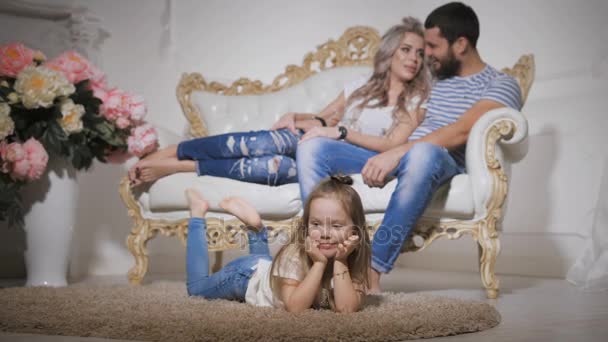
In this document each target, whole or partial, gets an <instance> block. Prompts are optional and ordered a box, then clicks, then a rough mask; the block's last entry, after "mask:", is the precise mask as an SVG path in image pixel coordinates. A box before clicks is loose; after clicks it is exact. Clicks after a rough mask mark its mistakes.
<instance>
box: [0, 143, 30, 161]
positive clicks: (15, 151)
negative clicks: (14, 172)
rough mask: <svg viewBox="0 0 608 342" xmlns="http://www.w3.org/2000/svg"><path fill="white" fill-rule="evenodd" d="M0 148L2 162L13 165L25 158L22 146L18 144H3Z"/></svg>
mask: <svg viewBox="0 0 608 342" xmlns="http://www.w3.org/2000/svg"><path fill="white" fill-rule="evenodd" d="M1 146H2V147H0V154H1V156H2V160H4V161H7V162H10V163H13V162H16V161H19V160H22V159H23V158H25V150H24V149H23V145H21V144H19V143H11V144H7V143H6V142H3V144H2V145H1Z"/></svg>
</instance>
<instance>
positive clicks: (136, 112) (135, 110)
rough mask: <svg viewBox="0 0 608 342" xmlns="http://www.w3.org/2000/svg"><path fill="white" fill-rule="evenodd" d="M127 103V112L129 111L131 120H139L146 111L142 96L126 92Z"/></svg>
mask: <svg viewBox="0 0 608 342" xmlns="http://www.w3.org/2000/svg"><path fill="white" fill-rule="evenodd" d="M128 103H129V112H130V113H131V120H133V121H135V122H141V121H142V120H143V119H144V117H145V116H146V113H147V109H146V104H145V103H144V98H143V97H141V96H138V95H130V94H128Z"/></svg>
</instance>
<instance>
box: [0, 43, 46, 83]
mask: <svg viewBox="0 0 608 342" xmlns="http://www.w3.org/2000/svg"><path fill="white" fill-rule="evenodd" d="M36 56H41V58H44V55H42V53H41V52H40V51H34V50H32V49H29V48H27V47H26V46H25V45H23V44H21V43H10V44H6V45H1V46H0V76H8V77H17V75H18V74H19V73H20V72H21V70H23V69H25V67H27V66H29V65H32V63H33V62H34V58H35V57H36Z"/></svg>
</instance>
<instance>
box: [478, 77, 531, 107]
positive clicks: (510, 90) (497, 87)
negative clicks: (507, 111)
mask: <svg viewBox="0 0 608 342" xmlns="http://www.w3.org/2000/svg"><path fill="white" fill-rule="evenodd" d="M481 99H485V100H492V101H496V102H498V103H501V104H503V105H505V106H506V107H510V108H513V109H517V110H521V107H522V103H521V90H520V88H519V84H517V81H516V80H515V79H514V78H513V77H511V76H508V75H501V76H499V77H496V78H495V79H494V80H493V81H492V83H491V84H490V85H489V87H488V89H487V90H486V91H485V93H484V94H483V95H482V97H481Z"/></svg>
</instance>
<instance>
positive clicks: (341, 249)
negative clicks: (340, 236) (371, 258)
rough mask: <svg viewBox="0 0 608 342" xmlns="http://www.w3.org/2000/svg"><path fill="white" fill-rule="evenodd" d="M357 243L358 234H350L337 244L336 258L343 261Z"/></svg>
mask: <svg viewBox="0 0 608 342" xmlns="http://www.w3.org/2000/svg"><path fill="white" fill-rule="evenodd" d="M358 244H359V236H357V235H351V236H350V237H349V238H348V239H346V240H344V242H342V243H340V244H338V252H337V253H336V260H338V261H340V262H345V261H346V258H348V256H349V255H350V254H351V253H352V252H353V251H354V250H355V248H357V245H358Z"/></svg>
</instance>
